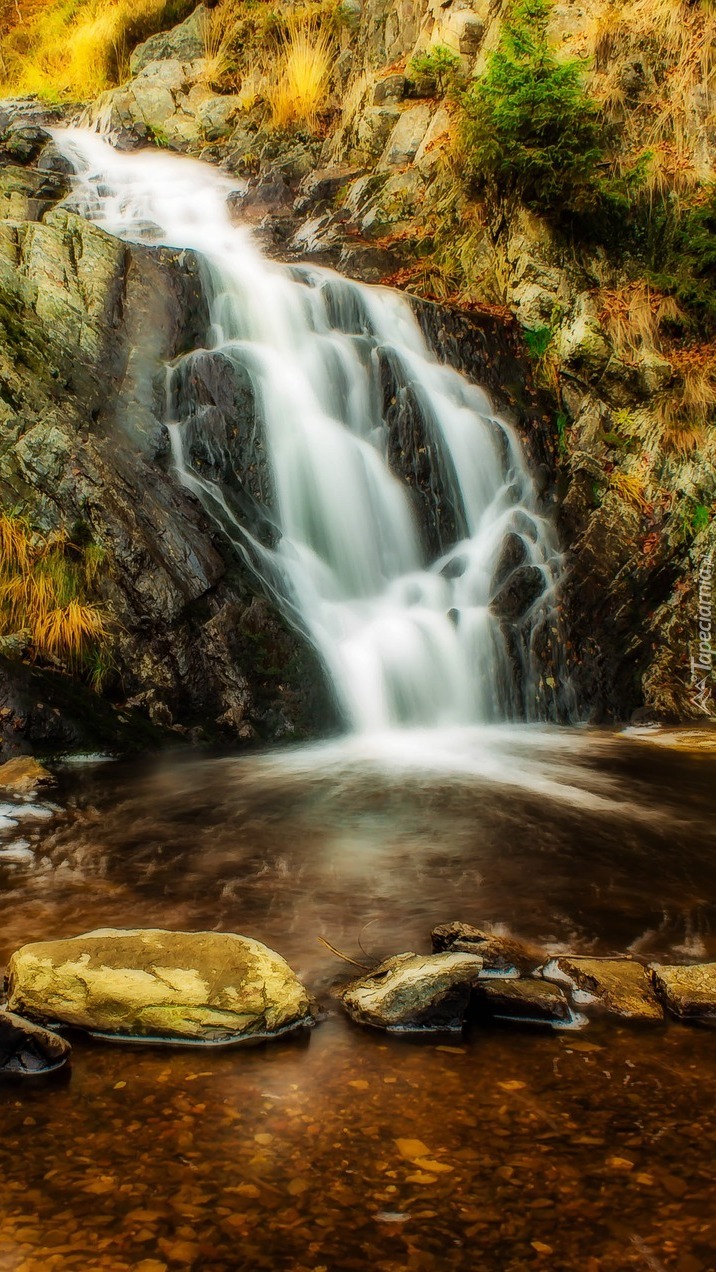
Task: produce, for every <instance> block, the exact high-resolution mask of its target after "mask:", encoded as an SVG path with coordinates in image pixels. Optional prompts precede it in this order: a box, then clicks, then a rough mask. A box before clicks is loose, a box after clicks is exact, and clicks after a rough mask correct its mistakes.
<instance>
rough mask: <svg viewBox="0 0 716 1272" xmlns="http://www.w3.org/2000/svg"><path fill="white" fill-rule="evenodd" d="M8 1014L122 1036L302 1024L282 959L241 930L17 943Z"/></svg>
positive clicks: (161, 1037)
mask: <svg viewBox="0 0 716 1272" xmlns="http://www.w3.org/2000/svg"><path fill="white" fill-rule="evenodd" d="M7 979H8V1004H9V1006H10V1009H11V1010H13V1011H19V1012H23V1013H26V1014H27V1015H29V1016H31V1017H33V1018H37V1019H39V1020H45V1021H60V1022H62V1023H63V1024H67V1025H74V1026H76V1027H78V1028H81V1029H87V1030H89V1031H90V1032H92V1033H94V1034H100V1035H104V1036H110V1037H114V1038H124V1039H127V1040H133V1039H134V1040H141V1039H144V1040H152V1041H162V1042H175V1043H176V1042H186V1043H212V1044H220V1043H227V1042H238V1041H241V1040H243V1039H248V1038H267V1037H271V1036H273V1035H276V1034H281V1033H284V1032H286V1031H288V1030H290V1029H294V1028H297V1027H299V1026H301V1025H306V1024H309V1023H311V1020H312V1016H311V1004H310V1000H309V996H308V992H307V991H306V990H305V989H304V987H303V985H302V984H301V982H300V981H299V980H298V978H297V977H296V976H295V975H294V973H293V972H292V971H291V968H290V967H289V966H288V963H286V962H285V961H284V959H282V958H281V957H280V955H279V954H276V953H275V952H274V951H273V950H270V949H268V948H267V946H265V945H262V944H261V943H260V941H255V940H253V939H251V938H250V937H245V936H235V935H233V934H231V933H224V932H164V931H160V930H156V929H139V930H136V931H132V930H127V931H124V930H115V929H105V930H99V931H95V932H88V933H86V934H85V935H84V936H78V937H73V938H69V939H66V940H58V941H40V942H38V943H36V944H34V945H25V946H23V947H22V949H20V950H18V951H17V952H16V953H15V954H13V956H12V958H11V959H10V963H9V966H8V974H7Z"/></svg>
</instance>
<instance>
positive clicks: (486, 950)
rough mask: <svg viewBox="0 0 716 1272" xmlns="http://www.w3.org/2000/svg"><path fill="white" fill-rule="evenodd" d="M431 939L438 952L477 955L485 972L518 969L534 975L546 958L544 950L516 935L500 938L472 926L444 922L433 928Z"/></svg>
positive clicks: (434, 948)
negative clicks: (452, 951) (449, 951)
mask: <svg viewBox="0 0 716 1272" xmlns="http://www.w3.org/2000/svg"><path fill="white" fill-rule="evenodd" d="M430 936H431V940H432V943H433V950H435V952H436V953H438V952H440V951H442V950H456V951H461V952H462V953H464V954H477V955H479V957H480V958H481V959H482V962H483V965H484V968H485V971H507V970H508V969H509V968H512V967H515V968H517V970H518V971H519V972H533V971H534V970H535V969H536V968H537V967H539V966H540V963H542V961H543V958H544V955H543V953H542V951H541V950H539V949H538V948H537V947H536V946H532V945H528V944H527V942H526V941H520V940H519V939H518V938H517V937H513V936H496V935H495V934H494V933H492V932H484V931H483V930H482V929H481V928H477V927H473V926H472V925H471V924H470V923H458V922H453V923H441V924H440V925H439V926H438V927H436V928H433V930H432V932H431V934H430Z"/></svg>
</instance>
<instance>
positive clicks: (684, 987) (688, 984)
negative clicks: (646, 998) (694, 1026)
mask: <svg viewBox="0 0 716 1272" xmlns="http://www.w3.org/2000/svg"><path fill="white" fill-rule="evenodd" d="M649 974H650V976H651V979H652V982H653V985H654V988H655V990H656V992H657V994H658V995H659V998H660V999H661V1000H662V1002H664V1003H665V1004H666V1006H667V1007H668V1008H669V1010H670V1011H672V1012H673V1013H674V1015H675V1016H679V1017H680V1018H681V1019H682V1020H713V1021H716V963H697V964H694V965H693V966H691V967H667V966H666V965H664V964H659V963H652V964H651V966H650V967H649Z"/></svg>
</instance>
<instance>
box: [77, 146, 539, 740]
mask: <svg viewBox="0 0 716 1272" xmlns="http://www.w3.org/2000/svg"><path fill="white" fill-rule="evenodd" d="M56 140H57V142H58V144H59V145H60V147H61V148H62V150H63V151H64V153H65V154H66V155H68V156H69V157H70V159H71V160H72V162H73V164H74V166H75V170H76V174H77V175H76V179H75V190H74V194H73V196H72V203H73V206H74V207H75V208H76V210H78V211H80V212H81V213H82V214H83V215H84V216H86V217H88V218H90V219H91V220H93V221H95V222H96V223H98V224H99V225H101V226H103V227H104V228H105V229H107V230H108V231H110V232H112V233H113V234H116V235H118V236H120V237H121V238H123V239H126V240H129V241H134V242H141V243H150V244H163V245H166V246H170V247H173V248H187V249H191V250H193V251H195V252H197V253H198V254H199V258H200V260H201V267H202V271H203V278H204V285H205V290H206V295H207V300H208V304H209V309H210V317H211V329H210V331H209V332H208V333H207V348H206V349H205V350H196V351H194V352H193V353H190V354H188V355H185V356H184V357H183V358H181V359H178V360H177V362H176V364H174V365H173V366H172V367H170V368H168V373H167V412H168V415H167V424H168V427H169V431H170V435H171V440H172V448H173V455H174V461H175V467H176V473H177V476H178V478H179V480H180V481H181V482H183V483H184V484H185V485H186V486H187V487H188V488H189V489H190V490H192V491H193V492H194V493H195V495H196V496H197V497H198V499H199V500H200V501H201V502H202V504H203V505H204V507H205V509H206V511H207V512H208V513H209V514H210V515H211V516H212V517H213V518H214V519H215V521H216V522H217V523H218V524H219V525H220V526H221V528H222V530H223V532H224V533H225V534H226V535H228V536H229V537H230V538H231V539H232V541H233V542H234V543H235V544H236V545H237V546H238V547H239V548H240V549H241V551H242V552H243V553H244V555H245V556H246V557H247V559H248V560H249V561H250V563H251V565H252V567H253V569H254V570H255V571H257V572H258V574H259V575H260V576H261V577H262V579H263V582H264V585H265V586H266V587H268V588H269V589H270V590H271V591H272V593H273V594H274V596H275V597H276V598H277V599H278V600H279V602H280V603H281V604H282V606H283V607H284V609H285V611H286V612H287V613H289V614H290V615H291V617H292V619H293V621H294V622H295V623H296V624H298V625H300V626H301V627H302V628H303V630H304V631H305V632H306V634H307V635H308V636H309V638H310V640H311V641H312V642H313V644H314V645H315V647H316V649H317V650H318V652H319V654H320V656H321V657H322V659H323V662H324V664H325V667H326V669H327V673H328V675H329V677H330V680H331V682H332V684H333V686H334V690H335V693H336V696H337V699H338V701H339V704H340V707H341V708H342V711H343V713H344V715H345V718H346V721H347V723H348V725H349V726H350V727H351V728H352V729H354V730H356V731H368V730H379V729H383V728H386V727H392V726H395V725H429V726H437V725H451V724H464V723H471V722H485V721H490V720H499V719H505V718H508V717H515V716H522V717H523V718H528V719H530V718H532V719H534V718H538V717H540V716H543V717H544V716H547V715H553V714H554V702H553V703H552V704H550V703H549V702H548V701H547V699H548V698H549V696H550V693H551V690H550V689H549V688H547V689H545V681H547V683H548V684H549V681H550V680H551V677H549V675H542V676H540V674H539V670H540V669H539V666H538V665H537V664H538V662H539V659H538V656H537V654H536V651H535V636H536V633H542V634H544V633H545V631H547V632H549V631H550V629H551V627H552V624H553V609H552V606H553V594H554V589H555V585H556V582H557V577H558V572H559V554H558V551H557V548H556V543H555V540H554V536H553V532H552V530H551V527H550V525H549V522H548V521H546V520H545V518H544V517H543V516H541V515H540V514H539V512H538V501H537V498H536V493H535V490H534V486H533V483H532V481H531V478H530V475H529V472H528V470H527V467H526V464H525V461H524V457H523V455H522V453H521V450H520V446H519V443H518V441H517V439H516V437H515V436H514V434H513V432H512V430H511V428H510V427H509V426H508V425H507V424H506V423H505V422H504V421H502V420H500V419H498V418H497V417H496V416H495V414H494V412H493V409H492V407H491V405H490V403H489V401H488V399H487V397H486V395H485V394H484V393H483V392H482V390H480V389H479V388H476V387H475V386H473V385H471V384H469V383H468V382H467V381H466V380H465V379H464V378H463V377H462V376H460V375H459V374H458V373H457V372H455V371H453V370H451V369H450V368H449V367H445V366H443V365H441V364H439V363H438V362H437V361H436V360H435V358H434V357H433V356H432V355H431V353H430V351H429V350H428V348H427V345H426V343H425V340H424V339H423V336H422V334H421V332H420V329H419V327H418V324H417V322H416V320H415V317H414V315H413V312H412V309H411V307H410V304H409V302H408V301H407V300H406V299H405V298H404V297H402V296H401V295H400V294H398V293H396V292H393V291H390V290H388V289H384V288H378V287H367V286H363V285H360V284H357V283H353V282H349V281H348V280H346V279H344V278H341V277H340V276H339V275H337V274H335V273H333V272H331V271H328V270H324V269H319V268H315V267H313V266H307V267H304V266H302V267H296V266H286V265H280V264H276V263H274V262H272V261H269V260H267V259H266V258H265V257H263V256H262V255H261V253H260V251H259V250H258V248H257V246H256V245H255V243H254V242H253V241H252V238H251V235H250V233H249V232H248V230H247V229H245V228H242V227H241V226H237V225H235V224H234V223H233V222H232V217H231V212H230V210H229V206H228V202H227V200H228V198H229V195H230V194H231V193H232V191H234V192H235V191H236V189H237V187H236V183H234V182H231V181H230V180H229V179H228V178H226V177H225V176H223V175H222V174H221V173H219V172H217V171H216V170H215V169H213V168H211V167H209V166H208V165H203V164H200V163H198V162H196V161H193V160H189V159H186V158H183V157H179V156H173V155H172V156H170V155H167V154H161V153H157V152H156V151H155V150H152V151H145V152H139V153H136V152H135V153H130V154H127V153H117V152H115V151H114V150H113V149H112V148H111V146H109V145H108V144H107V142H106V141H104V140H103V139H102V138H101V137H99V136H97V135H96V134H94V133H90V132H85V131H82V130H67V131H62V132H60V131H58V132H57V134H56ZM207 358H210V359H211V360H212V363H213V374H214V377H216V376H218V375H222V376H224V377H225V376H226V375H227V374H228V375H229V378H230V379H231V380H232V382H233V383H234V384H235V386H238V387H237V395H239V396H240V394H239V388H240V386H242V385H243V386H244V389H245V392H244V399H243V401H244V407H243V408H242V409H241V410H239V408H238V407H237V413H236V416H235V417H234V418H233V419H231V420H230V421H229V431H231V432H232V434H234V435H235V434H237V433H241V432H242V430H243V432H244V433H245V434H246V437H245V445H246V448H247V449H248V450H251V454H252V458H253V461H254V462H253V464H249V465H248V467H249V468H251V469H253V470H257V469H261V470H262V475H260V476H259V477H257V476H256V472H255V471H254V477H255V480H254V484H253V485H254V488H253V489H252V491H251V492H249V491H248V488H247V481H246V473H245V472H240V471H236V466H235V465H234V466H233V471H232V459H231V453H230V450H228V451H227V442H226V436H225V434H226V420H225V419H224V421H223V426H222V427H223V434H222V432H221V427H219V428H217V412H216V409H215V406H214V405H213V404H212V402H211V401H209V402H208V403H207V401H206V400H202V399H201V396H200V395H199V396H197V394H196V392H195V391H194V388H193V386H194V385H195V384H196V383H197V382H198V381H199V380H201V375H202V374H204V378H206V376H205V372H206V361H207ZM386 368H389V369H390V375H391V377H392V385H393V390H394V394H393V397H395V395H396V394H397V395H398V396H399V395H401V394H406V393H409V394H410V395H411V399H412V402H413V409H414V410H416V411H417V412H418V414H419V417H420V420H421V425H422V430H423V433H424V437H425V439H426V445H425V447H424V448H423V451H424V452H425V453H427V454H429V456H430V457H431V458H432V463H433V469H432V470H431V472H430V474H429V481H430V482H434V483H436V484H438V485H439V486H440V488H441V497H442V499H443V500H444V501H445V502H446V503H447V505H448V506H449V509H450V511H451V519H452V524H453V534H452V541H451V542H439V543H438V544H437V547H436V546H435V545H434V544H433V553H432V555H433V559H432V560H430V559H429V555H430V554H429V552H428V550H427V549H426V546H425V543H424V536H423V534H422V533H421V528H420V525H419V520H418V517H417V516H416V508H415V493H414V492H413V491H411V489H410V487H409V486H408V484H406V482H405V481H401V480H400V479H399V477H398V476H397V475H396V474H395V473H394V472H393V471H391V467H390V465H389V460H388V455H389V450H390V437H389V429H388V426H387V424H386V419H385V397H386V393H385V374H386ZM239 416H241V418H239ZM263 469H265V472H263ZM257 485H258V487H260V489H259V490H258V492H257V490H256V486H257ZM248 505H251V507H252V508H253V515H252V516H246V515H242V509H245V508H246V507H247V506H248ZM507 543H510V544H512V545H513V547H514V545H515V544H516V545H517V547H518V557H517V559H518V560H519V561H520V563H521V565H523V566H524V565H526V566H527V567H528V568H529V570H530V573H531V576H532V578H533V580H534V578H535V577H536V578H537V580H538V586H537V587H536V589H535V594H534V595H533V598H532V601H531V604H529V605H528V608H527V612H526V613H523V614H521V615H520V617H519V622H516V623H514V624H513V626H512V628H511V629H508V630H507V634H506V632H505V629H504V628H503V625H501V622H500V619H499V618H498V616H497V615H496V614H495V613H494V612H493V610H492V608H491V602H492V601H493V600H494V594H495V591H496V590H497V588H498V586H499V584H500V583H501V582H504V574H505V569H504V567H503V568H501V567H500V562H501V559H502V560H503V561H504V553H505V545H506V544H507ZM513 564H514V562H513ZM508 568H509V562H508ZM551 684H552V688H553V687H554V681H553V680H551ZM545 695H546V696H545Z"/></svg>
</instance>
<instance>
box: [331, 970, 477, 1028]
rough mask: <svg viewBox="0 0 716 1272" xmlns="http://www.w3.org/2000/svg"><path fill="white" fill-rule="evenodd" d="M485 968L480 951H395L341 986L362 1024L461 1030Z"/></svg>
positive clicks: (342, 994) (342, 996) (345, 1000)
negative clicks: (349, 982)
mask: <svg viewBox="0 0 716 1272" xmlns="http://www.w3.org/2000/svg"><path fill="white" fill-rule="evenodd" d="M481 970H482V959H481V958H479V957H478V956H477V955H475V954H463V953H453V952H452V951H450V952H448V953H444V954H411V953H407V954H396V955H395V956H394V957H393V958H389V959H387V960H386V961H385V962H384V963H381V964H380V966H379V967H376V969H375V970H374V971H372V972H370V973H369V974H368V975H367V976H364V977H363V978H362V979H361V980H358V981H354V982H352V984H350V985H348V986H346V988H345V989H343V990H341V991H340V994H339V998H340V1000H341V1002H342V1003H343V1006H344V1007H345V1009H346V1011H347V1012H348V1015H349V1016H350V1017H351V1018H352V1019H353V1020H355V1021H357V1022H358V1023H359V1024H361V1025H373V1026H374V1027H375V1028H377V1029H391V1030H400V1031H406V1032H418V1031H425V1030H435V1031H444V1030H459V1029H461V1028H462V1026H463V1024H464V1021H465V1017H466V1014H467V1010H468V1006H469V1003H470V998H471V996H472V993H473V989H474V987H475V985H476V983H477V979H478V976H479V975H480V972H481Z"/></svg>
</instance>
